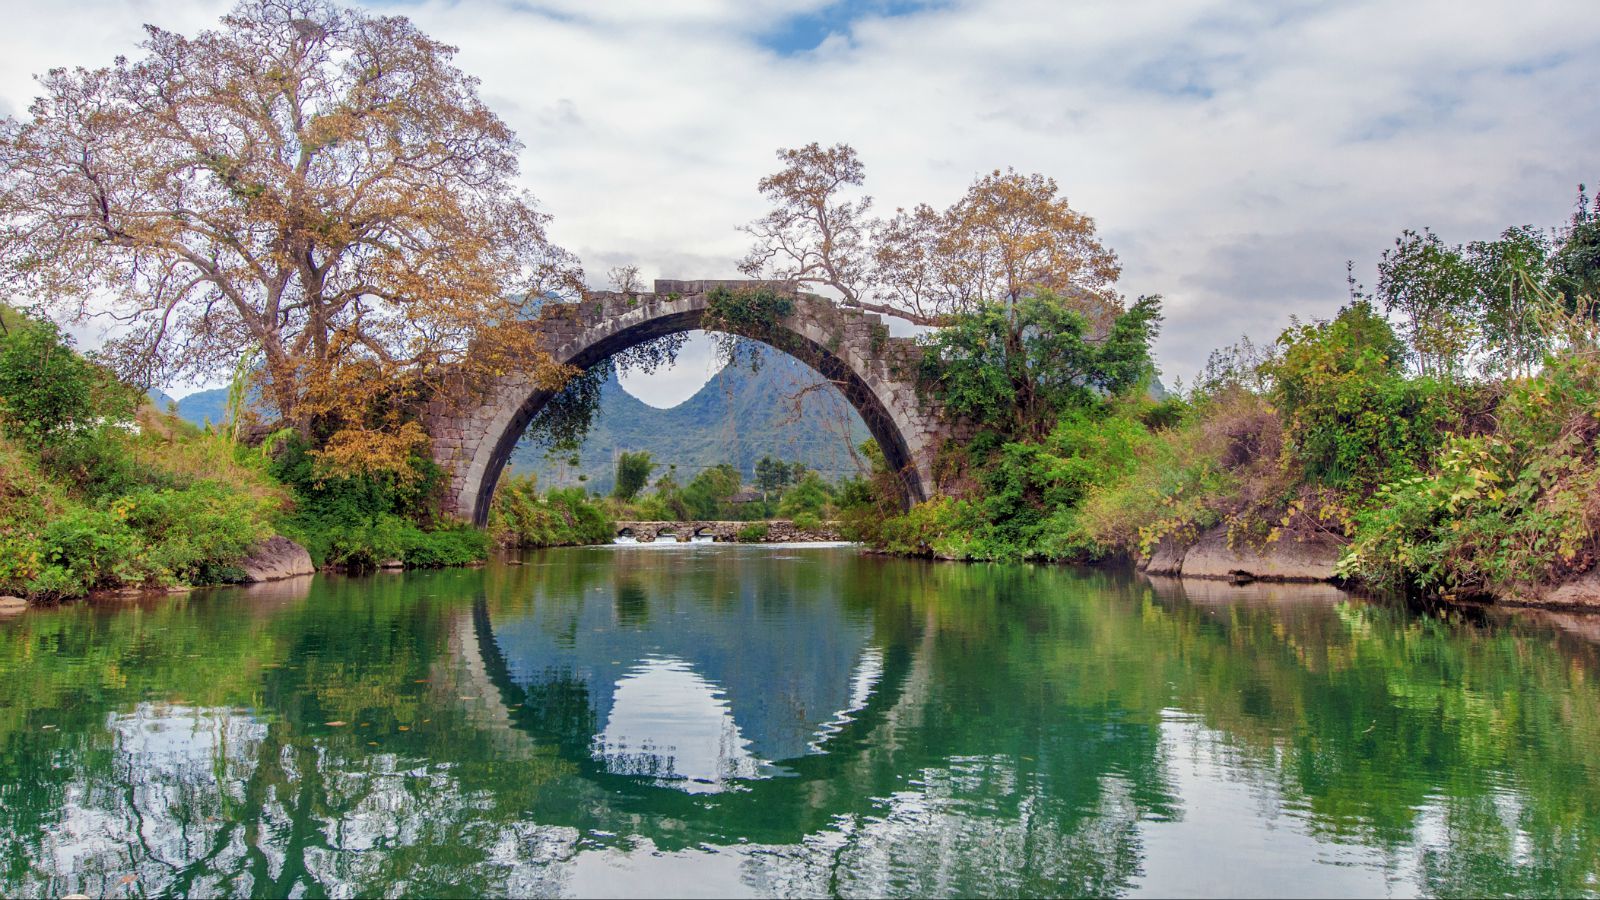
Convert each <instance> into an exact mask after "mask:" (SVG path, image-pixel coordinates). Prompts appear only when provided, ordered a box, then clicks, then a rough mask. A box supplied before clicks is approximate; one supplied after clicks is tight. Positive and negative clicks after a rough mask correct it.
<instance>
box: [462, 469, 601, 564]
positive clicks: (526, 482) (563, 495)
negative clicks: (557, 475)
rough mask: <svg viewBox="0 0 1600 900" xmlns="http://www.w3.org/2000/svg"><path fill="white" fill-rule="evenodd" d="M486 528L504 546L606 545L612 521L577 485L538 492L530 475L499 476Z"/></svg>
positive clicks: (534, 479) (536, 484) (534, 480)
mask: <svg viewBox="0 0 1600 900" xmlns="http://www.w3.org/2000/svg"><path fill="white" fill-rule="evenodd" d="M489 531H490V533H491V534H493V535H494V538H495V540H496V541H497V542H498V543H500V544H501V545H502V546H507V547H562V546H571V545H576V544H608V543H610V542H611V541H612V540H613V539H614V538H615V537H616V523H615V520H613V519H612V517H611V515H610V513H609V512H608V511H607V510H606V508H605V507H604V506H603V505H601V504H600V503H597V502H595V501H594V500H593V499H591V498H590V497H589V496H588V495H587V494H585V493H584V492H583V491H582V490H581V489H579V488H563V489H559V490H553V491H550V492H549V493H547V494H544V495H542V496H541V495H540V494H539V490H538V481H537V479H536V478H535V477H534V476H532V475H512V476H507V477H506V478H503V479H501V481H500V486H499V488H498V489H497V490H496V491H495V496H494V504H493V506H492V507H491V508H490V512H489Z"/></svg>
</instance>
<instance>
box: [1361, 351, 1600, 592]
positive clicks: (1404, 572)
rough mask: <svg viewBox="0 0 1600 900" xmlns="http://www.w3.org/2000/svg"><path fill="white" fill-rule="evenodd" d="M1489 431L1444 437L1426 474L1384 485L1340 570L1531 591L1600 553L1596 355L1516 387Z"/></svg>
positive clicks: (1415, 583) (1573, 357)
mask: <svg viewBox="0 0 1600 900" xmlns="http://www.w3.org/2000/svg"><path fill="white" fill-rule="evenodd" d="M1496 418H1497V420H1498V425H1497V427H1496V428H1495V430H1494V431H1493V432H1492V433H1490V434H1487V435H1476V436H1454V437H1451V438H1450V439H1449V440H1448V441H1447V442H1446V443H1445V445H1444V447H1443V448H1442V449H1441V451H1440V452H1439V453H1438V454H1437V457H1436V458H1435V460H1434V461H1433V463H1432V465H1430V466H1429V467H1428V469H1427V471H1425V472H1422V473H1417V474H1408V475H1404V476H1402V477H1398V478H1395V479H1392V480H1390V481H1389V482H1388V483H1386V484H1384V485H1382V486H1381V487H1380V488H1379V489H1378V490H1377V492H1376V493H1375V494H1374V496H1373V497H1372V499H1371V500H1370V501H1369V502H1368V503H1366V504H1365V505H1364V506H1363V507H1362V509H1361V510H1360V512H1359V513H1358V514H1357V516H1356V526H1355V534H1354V540H1353V541H1352V543H1351V545H1350V547H1349V548H1348V550H1347V551H1346V553H1345V556H1344V558H1343V559H1342V560H1341V562H1340V569H1341V572H1342V573H1343V574H1345V575H1347V576H1349V577H1356V578H1361V579H1363V580H1365V581H1367V582H1369V583H1373V584H1377V585H1381V586H1386V587H1396V588H1417V589H1422V590H1426V591H1429V592H1435V593H1462V594H1479V593H1495V594H1502V593H1528V592H1529V591H1530V589H1531V588H1533V587H1534V586H1536V585H1538V584H1541V583H1549V582H1552V581H1556V580H1559V579H1560V578H1562V577H1564V576H1565V575H1567V574H1571V573H1573V572H1575V571H1579V570H1581V569H1583V568H1585V567H1587V566H1590V565H1592V564H1593V561H1594V560H1595V559H1596V558H1597V557H1600V461H1597V458H1596V440H1597V439H1600V354H1597V353H1596V351H1595V350H1594V349H1593V348H1592V347H1590V348H1587V349H1580V350H1578V351H1577V352H1572V353H1569V354H1565V355H1563V356H1560V357H1552V358H1550V359H1548V360H1547V361H1546V364H1545V368H1544V370H1543V371H1542V372H1541V373H1540V374H1538V375H1537V376H1534V377H1532V378H1527V379H1523V380H1520V381H1518V382H1515V383H1513V385H1512V388H1511V390H1510V392H1509V393H1508V394H1507V396H1506V397H1505V399H1504V400H1503V401H1502V402H1501V403H1500V405H1499V407H1498V409H1497V410H1496Z"/></svg>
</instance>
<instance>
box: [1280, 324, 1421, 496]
mask: <svg viewBox="0 0 1600 900" xmlns="http://www.w3.org/2000/svg"><path fill="white" fill-rule="evenodd" d="M1279 344H1280V346H1281V347H1282V348H1283V352H1282V354H1281V355H1280V356H1279V357H1278V358H1277V359H1275V360H1273V361H1272V362H1270V363H1269V364H1268V370H1269V373H1270V375H1271V377H1272V379H1273V381H1274V384H1275V388H1274V391H1273V400H1274V402H1275V403H1276V405H1277V407H1278V410H1279V412H1280V413H1281V414H1282V416H1283V421H1284V434H1285V437H1286V438H1287V440H1288V445H1289V448H1290V452H1292V453H1293V454H1294V455H1295V457H1296V459H1297V460H1298V461H1299V463H1300V464H1301V465H1302V466H1303V467H1304V471H1305V474H1306V476H1307V477H1309V478H1311V479H1315V480H1318V481H1320V482H1322V483H1324V484H1326V485H1328V486H1330V487H1334V488H1338V489H1350V490H1363V489H1365V490H1370V489H1371V488H1373V487H1374V486H1376V484H1377V483H1378V482H1380V481H1382V480H1383V479H1385V478H1388V477H1389V476H1390V475H1391V474H1398V473H1403V472H1407V471H1417V470H1418V469H1419V468H1420V467H1421V466H1422V465H1424V463H1425V461H1426V459H1427V458H1428V456H1429V455H1430V454H1431V453H1432V452H1433V451H1435V450H1436V449H1437V448H1438V446H1439V444H1440V442H1441V441H1442V440H1443V438H1444V433H1445V426H1446V425H1447V424H1448V423H1449V422H1450V421H1451V420H1452V412H1451V409H1450V406H1449V404H1448V403H1447V402H1446V401H1447V399H1448V391H1449V386H1448V385H1447V384H1446V383H1445V382H1441V381H1437V380H1434V379H1431V378H1415V379H1408V378H1406V377H1405V372H1404V370H1403V368H1402V362H1403V360H1404V353H1405V351H1404V348H1403V346H1402V345H1401V343H1400V341H1399V339H1398V338H1396V337H1395V334H1394V330H1393V329H1392V328H1390V327H1389V323H1388V322H1386V321H1384V319H1383V317H1382V316H1380V315H1379V314H1378V313H1377V311H1376V310H1374V309H1373V308H1372V307H1371V305H1369V304H1367V303H1365V302H1356V303H1352V304H1351V305H1349V306H1347V307H1345V308H1344V309H1343V310H1341V311H1340V312H1339V315H1338V316H1337V317H1335V318H1334V319H1333V321H1331V322H1316V323H1310V324H1304V325H1297V326H1295V327H1293V328H1290V329H1288V330H1287V331H1285V332H1284V333H1283V336H1282V337H1281V338H1279Z"/></svg>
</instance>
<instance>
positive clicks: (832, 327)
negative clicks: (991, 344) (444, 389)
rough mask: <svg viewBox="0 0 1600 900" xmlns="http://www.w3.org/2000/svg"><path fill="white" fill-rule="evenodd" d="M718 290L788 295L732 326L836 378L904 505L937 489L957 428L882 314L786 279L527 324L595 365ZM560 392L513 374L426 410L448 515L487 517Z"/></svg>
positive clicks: (908, 344)
mask: <svg viewBox="0 0 1600 900" xmlns="http://www.w3.org/2000/svg"><path fill="white" fill-rule="evenodd" d="M718 288H725V289H730V290H734V291H738V290H740V289H751V288H772V289H777V290H781V291H784V292H785V293H787V294H788V295H789V296H791V297H793V299H794V308H793V312H792V313H791V314H790V315H788V316H785V317H783V318H781V319H779V320H777V322H776V323H775V324H771V325H765V324H764V325H761V326H751V327H750V328H749V330H748V332H746V331H737V332H736V333H737V334H739V336H741V337H745V338H750V339H752V340H756V341H760V342H762V343H764V344H767V345H768V346H771V347H774V348H776V349H778V350H781V351H783V352H785V353H787V354H789V355H790V356H793V357H794V358H796V359H798V360H800V361H801V362H803V363H805V364H806V365H808V366H810V367H811V368H812V369H815V370H816V371H817V372H818V373H820V374H821V375H822V376H823V377H824V378H826V379H828V380H829V381H831V382H832V383H833V384H834V386H835V387H837V388H838V389H839V391H840V392H841V393H842V394H843V395H844V397H845V399H847V400H849V401H850V404H851V405H852V406H854V407H855V409H856V411H857V412H859V413H860V414H861V418H862V420H863V421H864V422H865V423H866V425H867V430H868V431H870V432H871V434H872V436H873V438H874V439H876V440H877V442H878V446H879V447H880V448H881V449H882V450H883V455H884V460H885V462H887V463H888V465H889V467H890V468H891V469H892V470H893V471H895V472H896V473H898V475H899V479H900V484H901V486H902V488H903V492H904V495H905V499H906V501H907V502H908V503H917V502H921V501H923V500H926V499H927V498H928V496H929V495H930V494H931V493H932V491H933V488H934V474H933V462H934V456H935V454H937V453H938V451H939V448H940V446H941V445H943V444H944V442H945V441H946V440H948V439H950V438H951V437H952V436H953V435H952V433H951V429H950V427H949V426H948V425H947V424H946V422H945V419H944V417H943V416H942V415H941V412H942V410H941V409H940V408H939V407H938V406H937V404H935V403H934V402H933V401H931V400H928V399H924V398H922V397H920V396H919V394H918V391H917V388H916V378H917V370H918V368H919V365H920V363H921V359H922V352H923V350H922V347H921V346H920V345H918V344H917V342H916V341H915V340H914V339H911V338H901V337H891V336H890V334H889V329H888V327H887V326H886V325H885V324H884V322H883V320H882V318H881V317H879V316H877V315H874V314H871V313H867V312H864V311H862V310H859V309H854V308H851V307H847V306H843V305H841V304H839V303H835V302H834V301H832V300H829V299H827V298H826V297H820V296H817V295H815V294H805V293H797V292H794V291H793V289H792V286H789V285H785V284H781V283H774V282H763V281H745V280H735V281H668V280H658V281H656V282H655V290H654V292H653V293H648V294H644V293H641V294H619V293H612V292H599V293H595V294H591V295H590V296H588V297H587V298H585V299H584V300H582V301H579V302H577V303H560V304H550V305H547V306H546V307H544V309H542V310H541V312H540V315H539V318H538V319H536V320H534V321H532V322H530V323H529V324H528V327H530V328H536V329H538V330H539V331H540V332H541V334H542V338H543V340H542V344H543V346H544V348H545V349H546V350H547V351H548V352H549V353H550V355H551V356H552V357H553V358H554V359H555V361H556V362H558V363H564V364H567V365H571V366H576V367H577V368H579V369H588V368H590V367H592V366H595V365H598V364H599V363H601V362H604V361H605V360H606V359H607V358H609V357H611V356H612V355H614V354H616V353H620V352H622V351H624V350H627V349H628V348H630V347H634V346H637V345H639V344H642V343H645V342H646V341H650V340H654V339H656V338H659V337H663V336H666V335H670V334H677V333H680V332H685V331H693V330H696V329H700V328H702V327H703V326H702V321H703V320H704V319H705V317H706V314H707V308H708V305H709V304H710V297H709V293H710V292H711V291H714V290H716V289H718ZM463 396H465V395H463ZM553 396H555V392H553V391H550V390H546V389H543V388H540V387H539V386H538V383H537V381H536V379H534V378H533V377H532V375H531V374H530V373H526V372H515V371H514V372H508V373H505V374H504V375H501V376H500V377H498V378H496V379H495V380H494V381H493V382H492V383H491V384H490V385H489V386H488V388H487V390H483V391H477V392H473V393H472V394H471V397H472V399H470V400H464V399H462V397H461V396H442V397H440V398H439V399H436V400H434V401H433V402H432V403H431V404H430V405H429V407H428V409H427V411H426V414H425V416H424V422H423V426H424V427H425V428H426V429H427V431H428V434H429V436H430V437H431V438H432V439H433V458H434V461H435V462H436V463H437V464H438V465H439V466H440V468H441V469H443V470H444V472H445V473H446V475H447V477H448V482H447V487H446V492H445V497H444V500H443V504H442V505H443V510H442V511H443V512H445V513H446V514H449V515H452V516H455V517H457V518H460V519H464V520H466V521H469V522H472V523H474V524H476V525H483V524H484V523H485V522H486V521H487V520H488V517H489V505H490V502H491V501H492V500H493V498H494V489H495V485H496V484H497V483H498V482H499V480H500V474H501V472H502V471H503V470H504V468H505V465H506V461H507V460H508V459H510V457H511V451H512V450H513V449H514V448H515V447H516V445H517V441H518V440H519V439H520V438H521V437H522V434H523V432H524V431H525V430H526V429H527V427H528V423H529V422H530V421H532V419H533V417H534V416H535V415H536V414H537V413H538V412H539V410H540V409H542V408H543V407H544V405H545V404H546V403H548V402H549V401H550V399H551V398H552V397H553Z"/></svg>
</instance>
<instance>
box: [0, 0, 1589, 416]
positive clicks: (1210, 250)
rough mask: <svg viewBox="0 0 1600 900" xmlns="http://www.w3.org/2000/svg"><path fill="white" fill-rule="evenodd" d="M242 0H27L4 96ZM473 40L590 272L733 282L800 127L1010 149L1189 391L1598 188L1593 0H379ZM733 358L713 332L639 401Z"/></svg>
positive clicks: (856, 138) (536, 176)
mask: <svg viewBox="0 0 1600 900" xmlns="http://www.w3.org/2000/svg"><path fill="white" fill-rule="evenodd" d="M228 5H229V4H228V3H217V2H208V0H131V2H107V0H75V2H73V3H64V4H41V3H34V2H27V3H21V2H15V0H0V11H3V12H4V14H5V17H6V22H7V28H6V30H5V32H4V34H3V35H0V115H7V114H10V115H19V114H21V113H22V112H23V111H24V110H25V109H26V107H27V104H28V101H29V99H30V98H31V97H32V96H33V93H34V91H33V88H34V85H33V82H32V75H33V74H35V73H38V72H42V71H44V70H45V69H47V68H49V67H52V66H59V65H67V66H71V65H103V64H106V63H108V62H110V61H111V59H112V58H114V57H115V56H116V55H117V54H119V53H122V54H128V55H137V48H136V44H137V42H138V41H139V40H140V38H141V36H142V33H141V30H140V25H141V24H142V23H144V22H152V23H155V24H159V25H161V26H162V27H165V28H169V29H173V30H178V31H183V32H186V33H192V32H194V31H196V30H198V29H200V28H202V27H207V26H209V25H211V24H214V23H215V21H216V19H217V18H218V17H219V16H220V15H221V13H222V12H223V11H224V9H225V8H226V7H227V6H228ZM368 5H369V7H370V8H372V9H374V10H378V11H382V12H385V13H391V14H401V15H405V16H408V17H410V18H411V19H413V20H414V21H415V22H417V24H418V25H419V26H421V27H422V28H423V29H424V30H425V31H427V32H428V33H430V34H432V35H433V36H435V37H437V38H439V39H441V40H444V41H446V42H448V43H451V44H454V45H456V46H458V47H459V48H460V54H459V56H458V57H457V63H458V64H459V65H460V66H461V68H463V69H464V70H466V71H467V72H469V73H471V74H473V75H476V76H477V77H479V78H481V79H482V85H481V93H482V95H483V97H484V99H485V100H486V101H487V102H488V103H489V105H490V106H491V107H492V108H494V109H495V110H496V111H497V112H498V113H499V114H500V116H501V117H502V118H504V119H505V120H506V121H507V122H508V123H509V124H510V125H511V126H512V127H513V128H514V129H516V131H517V132H518V134H519V135H520V137H521V139H522V141H523V142H524V144H525V149H524V151H523V155H522V169H523V179H524V181H525V183H526V186H527V187H528V188H529V189H530V190H532V191H533V192H534V194H535V195H537V196H538V197H539V198H540V200H541V201H542V202H543V205H544V208H545V210H546V211H547V212H549V213H551V214H552V215H553V216H554V221H553V223H552V226H551V233H552V236H553V238H554V239H555V240H556V241H557V242H558V243H561V244H562V245H564V246H566V247H567V248H568V249H570V250H573V251H574V252H576V253H577V254H578V255H579V256H580V257H581V258H582V260H583V262H584V266H585V269H586V271H587V272H588V273H589V278H590V281H591V283H593V284H594V285H595V286H597V287H599V286H604V282H605V275H604V273H605V272H606V271H607V270H608V269H609V268H611V267H613V266H617V265H625V264H632V265H637V266H639V267H640V268H641V269H642V270H643V273H644V275H645V277H646V278H647V279H649V278H656V277H664V278H717V277H737V276H738V272H737V271H736V269H735V266H734V263H735V261H736V260H737V259H738V257H739V256H740V255H741V254H742V253H743V251H744V250H745V248H746V246H747V242H746V239H745V236H744V235H742V234H741V233H740V232H739V231H738V230H737V226H738V225H739V224H740V223H743V222H746V221H749V220H751V219H753V218H755V217H757V216H758V215H760V214H761V213H762V212H763V211H764V207H763V204H762V201H761V198H760V196H759V195H758V194H757V192H756V182H757V180H758V179H760V178H761V177H762V176H763V175H765V174H768V173H770V172H772V171H774V170H775V169H776V167H777V163H776V160H775V157H774V152H775V150H776V149H777V148H779V147H793V146H799V145H802V144H805V143H808V142H811V141H818V142H821V143H823V144H825V145H826V144H832V143H835V142H845V143H849V144H851V145H853V146H854V147H855V148H856V150H857V151H858V153H859V154H860V157H861V159H862V161H863V162H864V163H865V164H866V167H867V185H866V189H867V192H868V193H870V194H872V195H873V196H874V198H875V199H876V203H877V207H878V209H879V210H880V211H882V212H885V213H888V212H892V211H893V210H894V209H895V208H896V207H900V206H911V205H913V204H915V203H919V202H927V203H930V204H932V205H933V206H935V207H941V208H942V207H944V206H947V205H949V204H950V203H951V202H953V201H954V200H955V199H957V198H958V197H959V196H960V195H961V194H962V192H963V191H964V190H965V189H966V187H967V185H968V184H969V183H971V181H972V180H973V179H974V178H975V177H976V176H978V175H980V174H982V173H984V172H987V171H989V170H992V169H994V168H997V167H1005V166H1013V167H1015V168H1016V169H1018V170H1019V171H1024V172H1041V173H1044V174H1046V175H1049V176H1051V177H1053V178H1055V179H1056V180H1057V181H1058V182H1059V184H1060V185H1061V188H1062V192H1063V194H1065V196H1067V197H1068V199H1069V200H1070V201H1071V203H1072V204H1073V206H1074V207H1076V208H1077V209H1079V210H1081V211H1083V212H1086V213H1088V214H1089V215H1091V216H1093V217H1094V218H1095V220H1096V221H1097V222H1098V224H1099V227H1100V230H1101V234H1102V237H1103V238H1104V239H1105V241H1106V243H1107V244H1108V245H1109V246H1110V247H1112V248H1113V249H1115V250H1116V251H1117V252H1118V254H1119V255H1120V257H1121V260H1122V263H1123V277H1122V281H1121V284H1120V287H1121V290H1122V291H1123V292H1124V293H1126V294H1127V295H1129V296H1130V297H1132V296H1137V295H1141V294H1161V295H1162V296H1163V297H1164V298H1165V304H1166V305H1165V308H1166V321H1165V323H1164V327H1163V332H1162V335H1161V338H1160V340H1159V342H1158V343H1157V346H1156V355H1157V360H1158V364H1159V365H1160V367H1161V369H1162V373H1163V376H1164V378H1165V379H1166V380H1167V381H1168V382H1169V383H1170V382H1171V381H1172V380H1173V379H1174V378H1175V377H1177V378H1184V379H1187V378H1189V377H1192V375H1193V373H1194V372H1195V371H1196V370H1197V369H1198V368H1199V367H1200V366H1201V365H1202V364H1203V363H1204V361H1205V359H1206V356H1207V355H1208V353H1209V352H1210V350H1211V349H1212V348H1214V347H1216V346H1219V345H1223V344H1228V343H1231V342H1233V341H1234V340H1236V339H1237V338H1238V337H1239V336H1240V335H1249V336H1251V337H1252V338H1254V339H1256V340H1258V341H1260V340H1271V339H1272V338H1274V337H1275V336H1276V335H1277V333H1278V332H1279V331H1280V330H1281V329H1282V328H1283V327H1284V326H1285V325H1286V324H1287V323H1288V322H1289V320H1290V317H1291V316H1299V317H1301V318H1307V317H1314V316H1328V315H1331V314H1332V313H1333V312H1334V311H1336V310H1337V309H1338V307H1339V306H1340V304H1342V303H1343V302H1344V301H1345V299H1346V285H1345V262H1346V260H1353V261H1354V262H1355V266H1356V268H1355V274H1356V277H1357V278H1358V280H1360V281H1362V282H1364V283H1366V284H1369V285H1370V284H1371V283H1372V282H1373V281H1374V279H1375V277H1376V275H1375V266H1376V262H1377V260H1378V257H1379V255H1380V254H1381V252H1382V251H1383V249H1384V248H1385V247H1387V246H1389V245H1390V243H1391V242H1392V241H1393V239H1394V237H1395V236H1396V235H1397V234H1398V233H1399V232H1400V231H1401V230H1402V229H1404V228H1408V227H1409V228H1421V227H1423V226H1429V227H1432V228H1433V229H1434V230H1435V231H1437V232H1438V233H1440V234H1441V235H1442V236H1443V237H1444V238H1445V239H1446V240H1449V241H1451V242H1463V241H1468V240H1475V239H1483V238H1492V237H1494V236H1495V235H1496V234H1498V233H1499V231H1500V230H1502V229H1503V228H1504V227H1506V226H1508V225H1513V224H1535V225H1540V226H1553V225H1556V224H1559V223H1560V222H1562V221H1563V220H1564V219H1565V218H1566V217H1567V215H1568V214H1569V213H1570V210H1571V206H1572V201H1573V198H1574V196H1575V194H1576V191H1577V185H1578V183H1579V182H1586V183H1589V184H1591V185H1596V184H1600V89H1597V86H1600V27H1597V26H1600V3H1597V2H1596V0H1515V2H1499V0H1474V2H1465V3H1464V2H1461V0H1447V2H1435V0H1411V2H1406V3H1394V2H1309V0H1307V2H1302V0H1272V2H1265V0H1263V2H1255V0H1162V2H1147V0H1116V2H1100V0H1081V2H1073V0H1048V2H1023V0H965V2H963V0H948V2H912V0H842V2H828V0H682V2H664V0H614V2H608V0H454V2H443V0H424V2H415V3H372V4H368ZM711 373H712V364H711V362H710V359H709V352H708V348H707V345H706V344H705V343H704V342H700V343H696V344H694V345H692V346H691V348H690V352H687V353H685V354H684V356H683V357H682V358H681V360H680V364H679V366H678V367H677V369H676V370H675V371H674V372H672V373H668V374H665V375H660V374H658V375H657V376H656V377H655V378H653V379H650V380H648V381H643V380H641V379H630V380H629V381H627V382H626V386H627V387H628V388H629V390H631V391H633V392H634V393H635V394H636V395H639V396H641V398H642V399H644V400H646V401H647V402H651V403H654V404H655V405H658V406H659V405H671V403H672V402H675V401H677V400H681V399H683V398H684V397H687V396H688V394H689V393H692V391H693V390H694V389H695V388H696V387H698V386H699V384H700V383H701V382H703V381H704V380H705V379H706V378H708V377H709V376H710V374H711Z"/></svg>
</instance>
